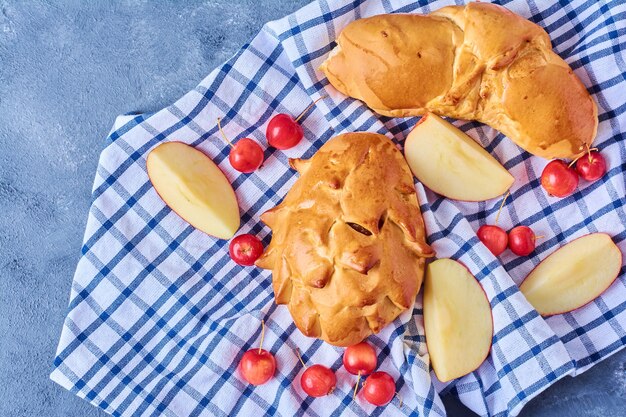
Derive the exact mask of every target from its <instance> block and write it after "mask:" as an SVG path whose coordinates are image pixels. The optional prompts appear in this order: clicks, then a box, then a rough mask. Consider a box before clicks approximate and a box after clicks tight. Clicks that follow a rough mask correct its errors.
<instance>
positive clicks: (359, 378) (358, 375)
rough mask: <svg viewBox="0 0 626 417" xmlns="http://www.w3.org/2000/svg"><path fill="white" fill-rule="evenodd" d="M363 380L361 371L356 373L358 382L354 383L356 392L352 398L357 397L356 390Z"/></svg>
mask: <svg viewBox="0 0 626 417" xmlns="http://www.w3.org/2000/svg"><path fill="white" fill-rule="evenodd" d="M360 381H361V371H359V373H358V374H357V375H356V384H355V385H354V394H352V400H354V399H355V398H356V390H357V389H359V382H360Z"/></svg>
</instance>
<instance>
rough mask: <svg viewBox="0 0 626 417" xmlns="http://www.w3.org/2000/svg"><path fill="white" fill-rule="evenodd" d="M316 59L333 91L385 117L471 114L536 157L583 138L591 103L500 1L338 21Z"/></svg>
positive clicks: (584, 143)
mask: <svg viewBox="0 0 626 417" xmlns="http://www.w3.org/2000/svg"><path fill="white" fill-rule="evenodd" d="M337 44H338V46H337V47H336V48H335V49H334V50H333V51H331V53H330V55H329V57H328V59H327V60H326V61H325V62H324V63H323V64H322V66H321V67H320V69H321V70H322V71H323V72H324V74H325V75H326V77H328V80H329V81H330V83H331V84H332V85H333V86H334V87H335V88H336V89H337V90H339V91H340V92H342V93H343V94H345V95H348V96H350V97H354V98H357V99H359V100H362V101H363V102H365V104H366V105H367V106H369V107H370V108H371V109H372V110H374V111H375V112H377V113H379V114H382V115H385V116H393V117H404V116H418V115H422V114H424V113H425V112H427V111H430V112H433V113H436V114H438V115H440V116H449V117H454V118H458V119H467V120H478V121H480V122H483V123H486V124H488V125H489V126H491V127H493V128H494V129H497V130H499V131H501V132H502V133H504V134H505V135H506V136H508V137H509V138H511V139H512V140H513V141H514V142H515V143H517V144H518V145H519V146H520V147H522V148H523V149H525V150H527V151H528V152H530V153H532V154H535V155H538V156H541V157H544V158H549V159H550V158H571V157H574V156H576V155H578V154H580V153H581V152H583V151H585V150H586V149H587V147H590V146H591V143H592V142H593V140H594V138H595V135H596V130H597V126H598V115H597V108H596V104H595V103H594V101H593V99H592V98H591V96H590V95H589V93H588V92H587V90H586V89H585V86H584V85H583V84H582V82H581V81H580V80H579V79H578V77H576V75H575V74H574V73H573V71H572V69H571V68H570V67H569V66H568V65H567V63H566V62H565V61H563V59H561V58H560V57H559V56H558V55H557V54H556V53H554V52H553V51H552V47H551V45H550V38H549V37H548V34H547V33H546V32H545V31H544V30H543V29H542V28H541V27H539V26H537V25H536V24H534V23H532V22H530V21H528V20H526V19H524V18H522V17H520V16H518V15H516V14H514V13H512V12H511V11H509V10H507V9H505V8H504V7H501V6H498V5H494V4H488V3H469V4H468V5H466V6H449V7H444V8H442V9H439V10H437V11H435V12H433V13H430V14H428V15H416V14H390V15H379V16H373V17H369V18H365V19H360V20H356V21H354V22H352V23H350V24H349V25H348V26H346V27H345V28H344V29H343V30H342V32H341V33H340V35H339V37H338V39H337Z"/></svg>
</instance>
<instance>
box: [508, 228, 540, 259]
mask: <svg viewBox="0 0 626 417" xmlns="http://www.w3.org/2000/svg"><path fill="white" fill-rule="evenodd" d="M509 249H511V252H513V253H514V254H516V255H518V256H528V255H530V254H531V253H532V252H533V251H534V250H535V232H533V229H531V228H530V227H528V226H517V227H514V228H513V229H511V231H510V232H509Z"/></svg>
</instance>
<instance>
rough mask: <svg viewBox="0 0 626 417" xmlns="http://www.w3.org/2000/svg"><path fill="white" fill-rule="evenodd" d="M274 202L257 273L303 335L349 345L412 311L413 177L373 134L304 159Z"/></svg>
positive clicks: (419, 257) (417, 231) (418, 259)
mask: <svg viewBox="0 0 626 417" xmlns="http://www.w3.org/2000/svg"><path fill="white" fill-rule="evenodd" d="M291 162H292V166H293V167H294V168H295V169H296V170H298V172H299V173H300V175H301V177H300V178H299V179H298V180H297V181H296V182H295V184H294V185H293V187H292V188H291V190H290V191H289V192H288V193H287V195H286V197H285V199H284V201H283V202H282V203H281V204H280V205H278V206H276V207H275V208H273V209H271V210H269V211H267V212H266V213H264V214H263V215H262V216H261V219H262V220H263V222H265V223H266V224H267V225H268V226H269V227H271V228H272V232H273V237H272V241H271V243H270V245H269V246H268V247H267V248H266V251H265V253H264V254H263V256H262V257H261V258H260V259H259V260H258V261H257V263H256V264H257V265H258V266H260V267H262V268H266V269H271V270H272V273H273V277H272V284H273V288H274V294H275V297H276V302H277V303H278V304H287V305H288V308H289V311H290V312H291V315H292V317H293V319H294V322H295V323H296V325H297V326H298V328H299V329H300V330H301V331H302V332H303V333H304V334H305V335H307V336H312V337H318V338H321V339H324V340H325V341H327V342H329V343H331V344H334V345H338V346H349V345H352V344H355V343H358V342H360V341H361V340H363V339H364V338H365V337H367V336H368V335H369V334H371V333H376V332H378V331H379V330H380V329H382V327H384V326H385V325H386V324H388V323H389V322H390V321H392V320H394V319H395V318H396V317H397V316H398V315H399V314H400V313H401V312H402V311H403V310H405V309H407V308H410V307H411V306H413V303H414V301H415V296H416V294H417V292H418V290H419V288H420V286H421V284H422V278H423V273H424V258H425V257H428V256H432V255H433V251H432V249H431V248H430V246H428V244H427V243H426V240H425V231H424V223H423V220H422V217H421V214H420V210H419V205H418V202H417V196H416V193H415V188H414V185H413V176H412V174H411V172H410V170H409V168H408V166H407V164H406V162H405V160H404V158H403V157H402V154H401V153H400V151H398V149H397V148H396V147H395V145H394V144H393V143H392V142H391V141H390V140H389V139H387V138H386V137H385V136H383V135H378V134H373V133H348V134H344V135H340V136H337V137H335V138H333V139H331V140H330V141H328V142H327V143H326V144H324V146H322V148H321V149H320V150H319V151H318V152H317V153H316V154H315V155H314V156H313V157H312V158H311V159H309V160H302V159H295V160H292V161H291Z"/></svg>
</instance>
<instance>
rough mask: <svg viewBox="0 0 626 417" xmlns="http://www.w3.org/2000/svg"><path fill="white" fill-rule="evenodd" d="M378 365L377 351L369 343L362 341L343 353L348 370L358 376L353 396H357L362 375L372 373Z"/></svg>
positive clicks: (344, 364) (345, 366) (344, 363)
mask: <svg viewBox="0 0 626 417" xmlns="http://www.w3.org/2000/svg"><path fill="white" fill-rule="evenodd" d="M376 365H378V358H377V357H376V351H375V350H374V348H373V347H372V345H370V344H369V343H367V342H361V343H357V344H356V345H352V346H348V347H347V348H346V350H345V352H344V353H343V366H344V368H346V370H347V371H348V372H350V373H351V374H353V375H356V376H357V380H356V385H355V386H354V395H353V398H354V397H356V391H357V389H358V387H359V381H360V380H361V376H365V375H369V374H370V373H372V371H373V370H374V369H376Z"/></svg>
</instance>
